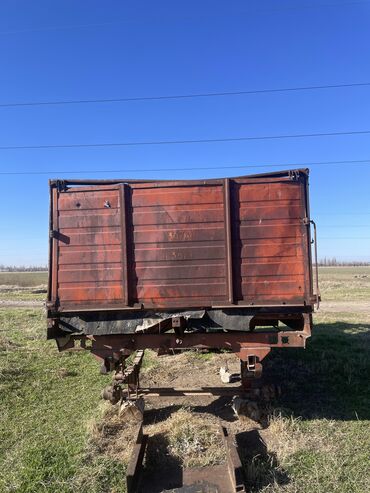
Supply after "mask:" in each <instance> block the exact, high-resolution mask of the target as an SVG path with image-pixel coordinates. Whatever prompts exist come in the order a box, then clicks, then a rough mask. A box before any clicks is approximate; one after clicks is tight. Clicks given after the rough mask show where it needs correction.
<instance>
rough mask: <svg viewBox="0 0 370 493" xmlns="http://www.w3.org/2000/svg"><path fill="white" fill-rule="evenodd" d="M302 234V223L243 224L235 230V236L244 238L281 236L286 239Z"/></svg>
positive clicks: (235, 237)
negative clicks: (273, 224) (292, 224)
mask: <svg viewBox="0 0 370 493" xmlns="http://www.w3.org/2000/svg"><path fill="white" fill-rule="evenodd" d="M302 235H303V233H302V225H294V226H291V225H275V226H265V225H264V224H261V225H259V226H244V225H242V226H241V227H240V228H236V230H234V234H233V238H234V239H242V240H251V239H260V238H262V239H265V238H279V239H281V240H285V239H286V238H298V237H302Z"/></svg>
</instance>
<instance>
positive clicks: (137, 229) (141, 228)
mask: <svg viewBox="0 0 370 493" xmlns="http://www.w3.org/2000/svg"><path fill="white" fill-rule="evenodd" d="M204 228H207V229H212V228H214V229H224V220H223V217H222V218H221V217H220V221H214V222H207V223H185V224H181V227H179V226H178V225H176V224H155V225H152V224H136V225H134V226H133V227H132V230H133V231H134V233H146V232H149V233H150V232H151V231H177V230H181V231H188V230H189V229H190V230H198V229H199V230H202V229H204Z"/></svg>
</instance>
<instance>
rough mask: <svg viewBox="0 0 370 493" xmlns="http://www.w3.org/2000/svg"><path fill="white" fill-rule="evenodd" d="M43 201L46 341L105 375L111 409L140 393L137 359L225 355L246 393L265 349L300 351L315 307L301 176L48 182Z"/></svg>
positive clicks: (299, 173)
mask: <svg viewBox="0 0 370 493" xmlns="http://www.w3.org/2000/svg"><path fill="white" fill-rule="evenodd" d="M50 199H51V200H50V246H49V247H50V257H49V259H50V260H49V262H50V265H49V289H48V301H47V314H48V315H47V317H48V337H49V338H54V339H56V341H57V344H58V347H59V349H60V350H66V349H70V348H72V347H73V346H75V344H80V345H81V346H82V347H84V348H86V349H88V350H89V351H91V352H92V354H94V355H95V356H96V357H97V358H98V359H100V360H101V361H102V363H103V369H104V370H106V371H109V370H115V372H116V373H115V379H114V384H113V386H112V387H111V389H110V390H109V392H108V398H110V400H112V402H115V401H117V399H118V398H121V397H122V396H123V395H124V391H123V388H122V387H123V385H128V392H129V393H130V391H131V392H132V391H135V392H136V393H137V392H138V388H139V387H138V371H139V368H140V362H139V360H141V359H140V357H138V361H137V364H136V365H134V367H133V368H131V369H130V370H128V369H127V368H126V367H125V360H126V358H127V357H128V356H129V355H130V354H131V353H132V352H134V351H137V350H141V349H145V348H155V349H158V351H159V352H161V353H164V352H168V351H170V350H173V349H184V348H194V347H201V348H225V349H229V350H231V351H233V352H234V353H235V354H236V355H237V356H238V357H239V358H240V360H241V362H242V364H241V377H242V383H243V385H244V388H247V387H248V386H249V384H250V379H251V378H252V377H253V376H258V375H259V374H260V372H261V369H262V366H261V362H262V360H263V358H264V357H265V356H266V355H267V354H268V353H269V352H270V350H271V348H274V347H280V348H282V347H284V348H285V347H304V346H305V342H306V339H307V338H308V337H309V336H310V334H311V325H312V315H311V314H312V312H313V309H314V305H315V303H318V302H319V292H318V286H317V284H316V283H317V273H316V276H315V283H314V276H313V268H312V258H311V223H312V221H311V219H310V212H309V197H308V170H307V169H298V170H289V171H281V172H275V173H268V174H260V175H251V176H242V177H237V178H225V179H210V180H196V181H170V180H168V181H146V180H142V181H139V180H100V181H97V180H89V181H81V180H75V181H69V180H53V181H51V182H50ZM315 247H316V242H315ZM315 250H316V248H315ZM316 265H317V262H316ZM314 284H315V289H314ZM147 393H150V389H147Z"/></svg>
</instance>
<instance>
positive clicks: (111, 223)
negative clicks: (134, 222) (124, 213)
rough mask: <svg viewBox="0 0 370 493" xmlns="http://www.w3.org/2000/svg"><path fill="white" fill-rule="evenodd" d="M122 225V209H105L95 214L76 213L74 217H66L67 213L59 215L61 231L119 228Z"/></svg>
mask: <svg viewBox="0 0 370 493" xmlns="http://www.w3.org/2000/svg"><path fill="white" fill-rule="evenodd" d="M105 211H106V212H105ZM103 212H104V213H103ZM120 225H121V211H120V209H104V211H103V210H102V211H98V212H95V214H86V211H81V212H77V211H76V214H73V215H66V214H65V212H61V213H60V214H59V228H60V229H72V228H79V229H80V228H107V227H119V226H120Z"/></svg>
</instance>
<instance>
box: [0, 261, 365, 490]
mask: <svg viewBox="0 0 370 493" xmlns="http://www.w3.org/2000/svg"><path fill="white" fill-rule="evenodd" d="M369 274H370V269H368V268H325V269H321V270H320V276H321V278H322V282H321V287H322V295H323V298H324V299H325V300H330V302H332V304H331V305H330V303H329V304H328V306H329V305H330V306H331V308H332V310H331V311H330V310H326V309H325V302H324V303H323V306H322V311H320V312H319V313H318V314H316V315H315V331H314V335H313V337H312V339H311V340H310V341H309V343H308V348H307V350H306V351H303V350H294V349H290V350H281V351H275V352H273V353H272V354H271V355H270V356H269V357H268V359H267V360H266V365H265V367H266V368H265V369H266V377H267V378H272V379H274V378H276V375H277V376H278V378H279V379H280V380H281V384H282V390H283V393H282V396H281V397H280V398H279V399H278V400H277V401H276V402H275V403H274V405H273V406H272V407H271V408H269V409H268V410H267V411H268V426H259V425H257V424H256V423H254V422H253V423H251V422H250V421H245V422H244V421H238V420H236V419H234V418H233V417H232V413H231V411H230V408H229V407H228V406H227V405H225V404H227V403H225V402H220V403H219V402H215V403H212V402H209V401H207V400H204V399H203V400H202V399H201V400H200V401H199V400H198V401H196V402H195V401H193V400H191V399H188V400H186V399H185V400H184V401H181V402H180V403H177V401H176V402H174V403H172V402H169V401H167V402H164V403H162V404H159V403H158V401H156V402H155V401H153V402H152V403H149V404H148V406H147V408H148V411H147V413H146V421H145V427H146V432H147V433H149V434H150V435H151V436H152V437H153V438H152V444H154V445H152V448H151V449H149V450H148V456H147V463H146V468H147V470H149V471H150V470H151V471H152V472H153V471H155V470H158V468H159V467H162V468H163V471H168V470H169V468H170V467H172V468H173V467H176V466H178V465H179V464H185V465H205V464H209V463H217V462H218V461H219V460H221V458H220V456H219V437H217V431H216V430H217V427H216V422H217V416H219V417H220V416H221V417H222V418H225V419H227V421H228V425H229V426H230V427H231V428H232V429H233V431H235V432H236V433H237V439H238V443H240V445H241V452H242V456H243V461H244V464H245V471H246V474H247V478H248V485H249V487H250V488H251V491H254V492H264V493H272V492H274V493H280V492H288V493H293V492H298V491H299V492H302V493H308V492H313V491H315V492H318V493H321V492H322V493H324V492H325V493H327V492H334V493H347V492H349V491H351V493H365V492H367V491H368V485H369V480H370V477H369V471H368V469H369V468H368V461H369V451H370V431H369V424H370V423H369V420H370V379H369V374H370V361H369V360H370V358H369V340H370V339H369V334H370V310H369V311H367V310H366V309H363V310H362V311H361V312H358V311H356V310H355V308H353V306H352V303H353V302H356V303H358V306H362V307H363V306H365V307H366V299H367V300H368V301H369V297H368V298H366V297H367V293H368V290H369V285H370V277H369ZM22 275H23V274H22ZM27 275H28V274H27ZM356 276H368V277H356ZM0 279H1V277H0ZM22 282H23V283H24V282H26V281H22V280H21V281H18V285H21V283H22ZM27 282H29V281H27ZM1 283H3V280H0V284H1ZM9 284H11V285H14V284H12V282H11V281H9ZM41 284H42V282H41ZM37 285H38V282H36V281H35V284H33V286H37ZM23 286H24V284H23ZM7 293H8V292H7ZM348 293H350V296H348ZM3 294H4V293H2V292H0V299H1V297H2V296H3ZM8 295H9V293H8V294H7V295H6V296H8ZM9 299H10V298H9ZM333 307H334V309H333ZM224 358H229V355H227V354H212V355H209V354H206V355H201V354H200V355H197V354H194V353H186V354H182V355H176V356H165V357H161V358H155V357H154V356H153V354H152V353H150V352H149V354H148V355H147V361H146V364H145V375H144V377H143V379H144V381H145V379H146V380H147V382H149V383H151V384H152V383H153V382H154V383H157V384H162V383H164V384H167V383H168V382H172V384H173V385H175V384H176V382H180V381H181V382H183V381H184V379H186V378H188V379H189V382H188V386H194V384H198V382H194V375H198V374H199V379H201V378H215V379H216V380H215V381H218V380H217V379H218V376H217V368H218V367H219V365H220V362H221V361H222V360H223V359H224ZM98 370H99V365H98V364H97V363H96V362H95V361H94V359H93V358H91V356H90V355H89V354H85V353H80V352H78V353H76V352H74V353H73V352H72V353H67V352H66V353H58V352H57V350H56V348H55V345H54V343H53V342H51V341H46V340H45V319H44V313H43V309H42V308H40V307H35V308H12V307H5V308H1V309H0V463H1V465H2V467H1V468H0V491H1V492H4V493H10V492H19V493H36V492H37V493H39V492H40V493H43V492H45V493H46V492H48V493H49V492H50V493H51V492H53V493H54V492H57V493H58V492H61V493H67V492H68V493H69V492H70V493H72V492H74V493H85V492H86V493H87V492H93V493H98V492H99V493H100V492H107V493H108V492H109V493H118V492H124V491H125V470H126V467H127V461H128V457H129V453H130V443H131V442H130V440H131V438H132V425H130V424H126V423H125V422H124V421H122V419H120V418H118V416H117V414H116V410H115V408H112V407H111V406H110V405H106V404H105V403H103V402H102V401H101V400H100V391H101V389H102V388H103V387H104V386H105V385H106V384H107V382H109V381H110V379H111V377H110V376H103V375H100V374H99V371H98ZM212 375H214V377H212ZM173 404H174V405H173ZM256 437H257V438H258V440H257V441H258V447H256V446H255V445H256V444H254V445H253V439H255V438H256ZM261 440H263V441H261ZM254 441H255V440H254ZM246 444H247V445H246ZM150 491H152V492H153V493H155V492H156V491H158V492H159V491H161V490H160V489H155V488H154V489H152V490H150Z"/></svg>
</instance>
